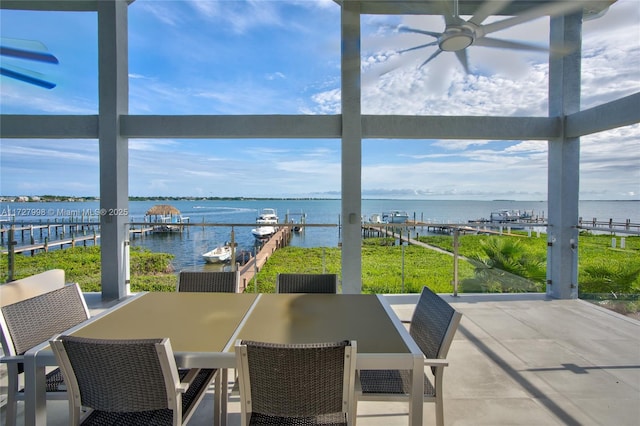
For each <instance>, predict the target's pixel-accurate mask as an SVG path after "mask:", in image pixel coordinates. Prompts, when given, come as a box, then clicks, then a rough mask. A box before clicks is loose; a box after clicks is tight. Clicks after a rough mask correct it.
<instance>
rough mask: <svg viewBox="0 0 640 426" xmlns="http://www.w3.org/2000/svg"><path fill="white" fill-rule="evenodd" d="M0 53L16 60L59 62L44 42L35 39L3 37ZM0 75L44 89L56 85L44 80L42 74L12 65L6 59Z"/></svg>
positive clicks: (0, 69) (0, 67) (0, 68)
mask: <svg viewBox="0 0 640 426" xmlns="http://www.w3.org/2000/svg"><path fill="white" fill-rule="evenodd" d="M0 55H2V56H7V57H10V58H15V59H18V60H23V59H24V60H29V61H36V62H43V63H48V64H54V65H56V64H58V63H59V61H58V58H56V57H55V56H54V55H52V54H51V53H49V51H48V49H47V47H46V46H45V45H44V44H42V43H41V42H39V41H35V40H17V39H10V38H4V37H3V38H2V42H1V44H0ZM0 75H3V76H5V77H9V78H13V79H15V80H19V81H23V82H25V83H29V84H33V85H35V86H39V87H43V88H45V89H53V88H54V87H56V84H55V83H52V82H50V81H47V80H45V77H44V76H43V75H42V74H40V73H38V72H35V71H32V70H27V69H24V68H22V67H18V66H12V65H10V64H7V63H6V61H2V66H0Z"/></svg>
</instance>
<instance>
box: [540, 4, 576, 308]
mask: <svg viewBox="0 0 640 426" xmlns="http://www.w3.org/2000/svg"><path fill="white" fill-rule="evenodd" d="M581 33H582V17H581V16H580V14H573V15H567V16H564V17H558V18H552V19H551V33H550V35H551V44H552V46H553V45H556V44H561V45H562V44H563V43H565V45H569V46H578V47H579V46H581V42H582V34H581ZM581 55H582V49H581V48H578V49H576V51H575V52H573V53H571V54H570V55H566V56H564V57H561V58H556V57H552V58H551V59H550V60H549V115H550V116H551V117H566V116H569V115H571V114H574V113H576V112H578V111H579V110H580V68H581ZM548 161H549V165H548V171H547V173H548V195H547V197H548V210H549V219H548V222H549V226H548V228H547V238H548V241H547V247H548V249H547V291H546V292H547V295H548V296H550V297H553V298H558V299H570V298H571V299H575V298H577V297H578V283H577V280H578V254H577V253H578V250H577V244H578V229H577V225H578V201H579V189H580V138H577V137H566V136H564V137H561V138H557V139H552V140H550V141H549V160H548Z"/></svg>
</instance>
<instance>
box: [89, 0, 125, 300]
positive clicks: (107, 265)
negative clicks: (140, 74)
mask: <svg viewBox="0 0 640 426" xmlns="http://www.w3.org/2000/svg"><path fill="white" fill-rule="evenodd" d="M127 6H128V3H127V1H126V0H102V1H99V2H97V7H98V79H99V98H100V100H99V113H100V115H99V119H98V120H99V121H98V128H99V130H98V138H99V144H100V149H99V152H100V209H101V214H102V217H101V218H100V245H101V257H102V263H101V265H102V298H103V299H105V300H112V299H119V298H121V297H123V296H125V295H126V286H125V279H126V278H125V275H126V270H127V268H128V265H125V264H124V262H125V259H126V256H125V243H126V241H128V239H129V235H128V230H127V222H129V216H128V210H129V177H128V173H129V153H128V149H129V147H128V140H127V139H126V138H123V137H121V136H120V116H121V115H123V114H128V111H129V76H128V68H129V67H128V34H127V26H128V11H127Z"/></svg>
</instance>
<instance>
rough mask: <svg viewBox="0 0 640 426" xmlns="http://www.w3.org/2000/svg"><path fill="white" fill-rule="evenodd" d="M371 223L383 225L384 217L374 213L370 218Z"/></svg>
mask: <svg viewBox="0 0 640 426" xmlns="http://www.w3.org/2000/svg"><path fill="white" fill-rule="evenodd" d="M369 222H370V223H382V217H381V216H380V215H379V214H378V213H374V214H372V215H371V217H370V218H369Z"/></svg>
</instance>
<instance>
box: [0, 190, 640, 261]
mask: <svg viewBox="0 0 640 426" xmlns="http://www.w3.org/2000/svg"><path fill="white" fill-rule="evenodd" d="M156 204H170V205H172V206H174V207H175V208H177V209H178V210H180V213H181V214H182V215H183V216H186V217H189V222H190V223H192V224H202V223H207V224H212V223H213V224H232V223H233V224H253V223H255V220H256V217H257V215H258V214H259V212H260V210H262V209H263V208H273V209H276V211H277V212H278V216H279V217H280V221H283V220H284V219H285V218H287V217H288V218H289V219H293V220H295V221H298V220H299V218H300V216H301V214H305V215H306V222H307V223H311V224H333V225H337V224H339V223H340V222H341V218H340V200H269V201H263V200H260V201H253V200H247V201H183V200H181V201H167V202H159V201H132V202H130V203H129V218H130V221H131V222H142V221H144V220H145V218H144V216H145V213H146V211H147V210H149V209H150V208H151V207H152V206H154V205H156ZM98 209H99V202H97V201H94V202H62V203H33V202H31V203H6V202H3V203H0V214H2V216H1V217H2V218H3V219H4V218H5V215H6V214H7V213H12V214H15V215H16V221H18V222H20V221H21V220H24V221H38V220H42V221H43V222H44V221H47V220H51V221H53V220H58V221H63V220H65V221H68V220H69V217H70V216H71V215H76V217H78V216H80V217H81V215H82V214H83V213H84V214H85V215H88V214H89V213H92V214H94V215H95V213H94V212H96V211H97V210H98ZM498 209H518V210H526V211H528V212H531V213H533V214H534V215H537V216H541V217H545V218H546V217H547V203H546V201H442V200H434V201H431V200H429V201H420V200H363V201H362V214H363V218H364V219H369V218H370V217H371V215H372V214H375V213H377V214H381V213H382V212H384V211H388V210H404V211H406V212H407V213H409V216H410V219H413V218H415V219H417V220H421V221H427V222H433V223H466V222H467V221H468V220H473V219H480V218H488V217H489V215H490V213H491V211H493V210H498ZM579 215H580V216H581V217H583V218H584V219H585V220H591V219H593V218H597V219H598V220H609V219H613V220H614V221H621V222H624V221H625V220H626V219H631V221H632V222H635V223H637V222H640V201H581V202H580V204H579ZM85 217H88V216H85ZM93 218H94V219H95V216H93ZM251 228H252V226H246V227H245V226H237V227H234V239H235V241H236V242H237V243H238V245H239V247H240V248H241V249H244V250H253V248H254V242H255V239H254V238H253V235H252V234H251ZM36 240H37V238H36ZM229 240H231V227H230V226H191V227H187V228H186V229H185V231H184V232H182V233H179V232H174V233H154V234H147V235H146V236H145V237H143V238H141V237H139V236H137V237H135V238H132V240H131V244H132V246H141V247H146V248H148V249H150V250H151V251H155V252H167V253H171V254H173V255H174V256H175V259H174V261H173V264H174V267H175V268H176V270H181V269H185V268H189V269H202V268H211V267H212V266H209V265H206V263H205V262H204V260H203V259H202V254H203V253H205V252H206V251H208V250H211V249H213V248H215V247H216V246H217V245H220V244H223V243H225V242H226V241H229ZM339 242H340V232H339V228H338V227H337V226H335V227H325V228H321V227H308V228H306V229H305V232H303V233H301V234H299V235H294V236H293V239H292V241H291V244H292V245H294V246H300V247H336V246H337V245H338V243H339ZM2 243H3V245H6V241H3V242H2ZM20 243H21V242H20V241H19V244H20ZM205 265H206V266H205Z"/></svg>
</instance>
